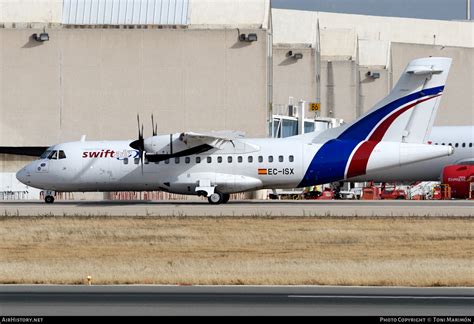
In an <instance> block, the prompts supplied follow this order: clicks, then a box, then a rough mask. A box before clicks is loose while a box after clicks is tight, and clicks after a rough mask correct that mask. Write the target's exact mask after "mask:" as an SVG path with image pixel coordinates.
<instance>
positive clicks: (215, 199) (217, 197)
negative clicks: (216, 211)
mask: <svg viewBox="0 0 474 324" xmlns="http://www.w3.org/2000/svg"><path fill="white" fill-rule="evenodd" d="M207 200H208V201H209V203H210V204H211V205H218V204H220V203H222V201H223V200H224V195H223V194H221V193H220V192H218V191H215V192H214V193H213V194H212V195H210V196H209V197H207Z"/></svg>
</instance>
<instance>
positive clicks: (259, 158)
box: [258, 155, 263, 163]
mask: <svg viewBox="0 0 474 324" xmlns="http://www.w3.org/2000/svg"><path fill="white" fill-rule="evenodd" d="M258 162H260V163H262V162H263V156H261V155H260V156H259V157H258Z"/></svg>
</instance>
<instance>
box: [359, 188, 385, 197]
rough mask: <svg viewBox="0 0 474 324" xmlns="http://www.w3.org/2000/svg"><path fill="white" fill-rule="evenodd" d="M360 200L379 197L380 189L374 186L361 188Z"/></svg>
mask: <svg viewBox="0 0 474 324" xmlns="http://www.w3.org/2000/svg"><path fill="white" fill-rule="evenodd" d="M361 199H362V200H378V199H380V189H379V188H378V187H376V186H370V187H365V188H364V189H363V190H362V197H361Z"/></svg>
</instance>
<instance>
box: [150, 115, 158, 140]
mask: <svg viewBox="0 0 474 324" xmlns="http://www.w3.org/2000/svg"><path fill="white" fill-rule="evenodd" d="M151 129H152V131H153V136H156V135H157V134H158V125H157V124H155V120H154V119H153V114H151Z"/></svg>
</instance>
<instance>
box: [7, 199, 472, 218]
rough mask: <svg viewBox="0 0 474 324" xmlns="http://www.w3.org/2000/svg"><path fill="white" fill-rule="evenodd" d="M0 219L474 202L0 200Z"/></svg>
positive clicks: (397, 208) (421, 212)
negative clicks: (11, 217) (7, 217)
mask: <svg viewBox="0 0 474 324" xmlns="http://www.w3.org/2000/svg"><path fill="white" fill-rule="evenodd" d="M0 215H3V216H44V215H51V216H101V215H107V216H474V200H444V201H443V200H442V201H427V200H424V201H416V200H376V201H373V200H372V201H371V200H356V201H355V200H279V201H275V200H242V201H230V202H229V203H227V204H222V205H209V203H208V202H207V201H195V200H194V201H56V202H55V203H54V204H45V203H44V202H43V201H38V200H36V201H2V202H0Z"/></svg>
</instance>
